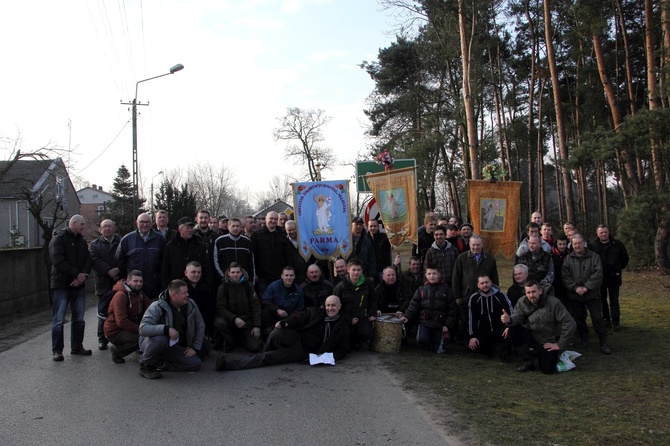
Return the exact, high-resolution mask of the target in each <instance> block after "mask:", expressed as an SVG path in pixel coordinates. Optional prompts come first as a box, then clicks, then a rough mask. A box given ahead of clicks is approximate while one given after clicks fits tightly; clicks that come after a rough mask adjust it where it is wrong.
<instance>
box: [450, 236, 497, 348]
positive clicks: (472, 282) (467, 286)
mask: <svg viewBox="0 0 670 446" xmlns="http://www.w3.org/2000/svg"><path fill="white" fill-rule="evenodd" d="M482 275H486V276H488V278H489V279H491V282H493V283H494V284H496V285H497V284H499V283H500V281H499V279H498V265H497V264H496V258H495V257H493V256H492V255H490V254H486V253H485V252H484V242H483V241H482V237H481V236H480V235H478V234H473V235H472V236H471V237H470V250H469V251H466V252H464V253H462V254H460V255H459V256H458V257H457V258H456V263H455V264H454V273H453V275H452V279H451V285H452V287H453V292H454V299H456V305H458V308H459V312H460V324H461V326H460V331H459V337H460V338H461V340H463V341H465V339H467V326H468V299H469V298H470V296H471V295H472V293H475V292H477V279H478V277H479V276H482Z"/></svg>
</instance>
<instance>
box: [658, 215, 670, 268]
mask: <svg viewBox="0 0 670 446" xmlns="http://www.w3.org/2000/svg"><path fill="white" fill-rule="evenodd" d="M668 241H670V219H667V218H666V219H663V220H662V221H661V224H660V225H659V227H658V230H656V240H655V243H654V250H655V252H656V266H658V268H659V269H660V270H661V274H663V275H666V276H667V275H670V258H668Z"/></svg>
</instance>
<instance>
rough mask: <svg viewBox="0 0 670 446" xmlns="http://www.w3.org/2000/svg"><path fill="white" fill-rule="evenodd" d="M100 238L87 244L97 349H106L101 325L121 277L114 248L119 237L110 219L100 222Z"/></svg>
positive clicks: (116, 247)
mask: <svg viewBox="0 0 670 446" xmlns="http://www.w3.org/2000/svg"><path fill="white" fill-rule="evenodd" d="M100 234H101V235H100V238H98V239H96V240H93V241H92V242H91V243H90V244H89V245H88V251H89V252H90V254H91V265H92V267H93V271H95V295H96V296H97V298H98V349H100V350H106V349H107V344H108V341H107V338H106V337H105V333H104V329H103V325H104V323H105V318H107V308H108V307H109V302H110V301H111V300H112V297H113V296H114V293H113V292H112V287H113V286H114V284H115V283H116V282H118V280H119V279H120V278H121V276H120V270H119V267H118V262H117V261H116V257H115V255H116V250H117V249H118V247H119V242H120V241H121V237H120V236H119V235H117V234H116V225H115V224H114V222H113V221H112V220H103V221H102V222H101V223H100Z"/></svg>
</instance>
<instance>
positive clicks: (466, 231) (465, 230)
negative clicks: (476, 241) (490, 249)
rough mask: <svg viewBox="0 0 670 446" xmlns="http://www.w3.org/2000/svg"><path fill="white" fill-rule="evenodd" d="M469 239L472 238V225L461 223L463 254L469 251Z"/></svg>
mask: <svg viewBox="0 0 670 446" xmlns="http://www.w3.org/2000/svg"><path fill="white" fill-rule="evenodd" d="M470 237H472V224H470V223H463V224H462V225H461V238H462V239H463V243H464V244H465V248H464V249H463V252H465V251H467V250H469V249H470Z"/></svg>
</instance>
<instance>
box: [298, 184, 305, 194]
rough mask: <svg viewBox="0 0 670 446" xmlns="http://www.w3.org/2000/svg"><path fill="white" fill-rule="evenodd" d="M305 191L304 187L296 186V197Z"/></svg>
mask: <svg viewBox="0 0 670 446" xmlns="http://www.w3.org/2000/svg"><path fill="white" fill-rule="evenodd" d="M305 189H306V188H305V186H298V195H300V194H301V193H302V191H304V190H305Z"/></svg>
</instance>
